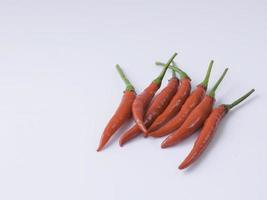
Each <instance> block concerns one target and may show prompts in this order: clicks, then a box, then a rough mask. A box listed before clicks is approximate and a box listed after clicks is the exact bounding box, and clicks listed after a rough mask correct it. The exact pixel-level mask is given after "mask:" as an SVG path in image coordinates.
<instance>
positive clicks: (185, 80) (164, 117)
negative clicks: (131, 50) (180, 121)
mask: <svg viewBox="0 0 267 200" xmlns="http://www.w3.org/2000/svg"><path fill="white" fill-rule="evenodd" d="M157 64H159V65H162V63H159V62H157ZM174 64H175V63H174ZM174 67H176V69H177V70H179V68H177V65H174ZM179 71H180V77H181V78H180V79H181V81H180V86H179V89H178V90H177V92H176V94H175V96H174V97H173V98H172V100H171V102H170V103H169V105H168V106H167V108H166V109H165V110H164V111H163V113H162V114H161V115H159V116H158V117H157V119H156V120H155V121H154V122H153V123H152V125H151V126H150V127H149V129H148V130H149V132H152V131H154V130H156V129H158V128H160V127H161V126H162V125H164V124H165V123H166V122H168V121H169V120H170V119H172V118H173V117H174V116H175V115H176V114H177V113H178V112H179V111H180V109H181V107H182V105H183V104H184V102H185V100H186V99H187V97H188V96H189V94H190V90H191V84H190V82H191V79H190V78H189V76H188V75H187V74H186V73H184V72H183V71H181V70H179ZM147 135H148V133H147Z"/></svg>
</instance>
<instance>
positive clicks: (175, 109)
mask: <svg viewBox="0 0 267 200" xmlns="http://www.w3.org/2000/svg"><path fill="white" fill-rule="evenodd" d="M176 55H177V53H174V54H173V55H172V57H171V58H170V59H169V60H168V61H167V62H166V63H161V62H156V65H160V66H163V69H162V71H161V73H160V74H159V75H158V76H157V77H156V78H155V79H154V80H153V81H152V82H151V83H150V84H149V85H148V86H147V87H146V88H145V89H144V90H143V91H142V92H141V93H140V94H138V95H137V94H136V92H135V88H134V86H133V85H132V84H131V82H130V81H129V80H128V79H127V77H126V75H125V74H124V72H123V71H122V69H121V67H120V66H119V65H116V68H117V71H118V73H119V75H120V77H121V78H122V80H123V81H124V83H125V86H126V88H125V90H124V93H123V96H122V100H121V102H120V104H119V106H118V108H117V110H116V112H115V114H114V115H113V116H112V118H111V119H110V121H109V122H108V124H107V125H106V127H105V129H104V132H103V134H102V136H101V139H100V143H99V146H98V148H97V151H101V150H102V149H103V148H104V147H105V145H106V144H107V143H108V141H109V140H110V138H111V137H112V136H113V135H114V134H115V133H116V132H117V131H118V130H119V128H120V127H121V126H122V125H123V124H124V123H125V122H127V121H129V120H131V119H132V118H133V119H134V121H135V124H134V125H133V126H132V127H131V128H129V129H128V130H127V131H126V132H125V133H123V134H122V135H121V137H120V139H119V144H120V146H123V145H124V144H125V143H127V142H128V141H130V140H132V139H133V138H135V137H137V136H139V135H143V136H144V137H154V138H158V137H163V136H167V137H166V138H165V139H164V140H163V142H162V143H161V148H167V147H170V146H173V145H177V144H178V143H180V142H181V141H183V140H184V139H186V138H188V137H189V136H191V135H192V134H194V133H196V132H197V131H199V134H198V136H197V139H196V141H195V143H194V145H193V148H192V150H191V152H190V153H189V154H188V156H187V157H186V158H185V160H184V161H183V162H182V163H181V164H180V165H179V169H185V168H187V167H188V166H190V165H191V164H192V163H193V162H195V161H196V160H197V159H198V158H199V157H200V155H201V154H202V153H203V152H204V150H205V149H206V148H207V146H208V144H209V143H210V141H211V140H212V138H213V136H214V134H215V132H216V129H217V127H218V125H219V124H220V121H221V120H222V118H223V117H224V116H225V115H226V114H227V113H228V111H230V110H231V109H232V108H233V107H235V106H236V105H238V104H239V103H240V102H242V101H243V100H245V99H246V98H247V97H248V96H250V95H251V94H252V93H253V92H254V91H255V90H254V89H252V90H250V91H249V92H248V93H246V94H245V95H243V96H242V97H240V98H239V99H237V100H235V101H234V102H233V103H231V104H222V105H219V106H218V107H216V108H213V105H214V103H215V92H216V90H217V89H218V87H219V85H220V84H221V82H222V81H223V79H224V77H225V75H226V73H227V71H228V68H226V69H225V70H224V71H223V73H222V75H221V76H220V77H219V78H218V80H217V82H216V83H215V84H214V86H213V87H212V88H211V89H210V90H209V91H208V92H207V88H208V84H209V79H210V75H211V71H212V67H213V63H214V62H213V60H212V61H210V63H209V65H208V69H207V72H206V75H205V77H204V79H203V81H202V82H201V83H199V84H198V85H197V86H196V88H194V89H193V91H192V92H191V78H190V77H189V76H188V75H187V74H186V73H185V72H184V71H183V70H182V69H180V68H179V67H178V66H177V64H176V63H175V62H174V58H175V57H176ZM168 69H170V70H172V77H171V78H170V79H169V82H168V84H167V85H166V86H165V88H163V89H162V90H161V91H160V92H159V93H158V94H156V93H157V91H158V90H159V88H160V87H161V83H162V80H163V78H164V76H165V74H166V71H167V70H168ZM176 74H178V75H179V78H178V77H177V76H176Z"/></svg>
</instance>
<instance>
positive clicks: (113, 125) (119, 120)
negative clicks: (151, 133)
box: [97, 65, 136, 151]
mask: <svg viewBox="0 0 267 200" xmlns="http://www.w3.org/2000/svg"><path fill="white" fill-rule="evenodd" d="M116 68H117V70H118V72H119V74H120V76H121V77H122V79H123V81H124V82H125V84H126V89H125V91H124V94H123V96H122V100H121V102H120V104H119V106H118V108H117V110H116V112H115V114H114V115H113V116H112V118H111V119H110V121H109V122H108V124H107V125H106V127H105V129H104V132H103V133H102V136H101V139H100V142H99V146H98V148H97V151H100V150H102V149H103V148H104V146H105V145H106V144H107V142H108V141H109V139H110V138H111V136H112V135H114V133H115V132H116V131H117V130H118V129H119V128H120V127H121V125H122V124H124V123H125V122H126V121H128V120H129V119H130V118H131V116H132V104H133V102H134V99H135V97H136V93H135V90H134V87H133V85H132V84H131V83H130V81H129V80H128V79H127V78H126V76H125V74H124V73H123V71H122V69H121V68H120V66H119V65H116Z"/></svg>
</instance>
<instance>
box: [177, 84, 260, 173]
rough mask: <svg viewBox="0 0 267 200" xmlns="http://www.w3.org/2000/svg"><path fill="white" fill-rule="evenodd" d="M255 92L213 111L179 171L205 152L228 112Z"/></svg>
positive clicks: (250, 92) (251, 91)
mask: <svg viewBox="0 0 267 200" xmlns="http://www.w3.org/2000/svg"><path fill="white" fill-rule="evenodd" d="M254 91H255V90H254V89H252V90H250V91H249V92H248V93H247V94H245V95H244V96H242V97H241V98H239V99H237V100H236V101H234V102H233V103H232V104H228V105H225V104H222V105H220V106H218V107H217V108H215V109H213V111H212V112H211V114H210V115H209V117H208V118H207V120H206V121H205V123H204V126H203V128H202V129H201V131H200V133H199V135H198V137H197V139H196V141H195V143H194V146H193V148H192V150H191V152H190V153H189V154H188V156H187V157H186V158H185V160H184V161H183V162H182V163H181V165H180V166H179V169H185V168H186V167H188V166H189V165H191V164H192V163H193V162H195V161H196V160H197V159H198V158H199V157H200V156H201V154H202V153H203V152H204V151H205V149H206V148H207V146H208V145H209V143H210V141H211V140H212V138H213V136H214V135H215V132H216V129H217V127H218V125H219V124H220V121H221V120H222V119H223V117H224V116H225V115H226V114H227V113H228V111H229V110H230V109H231V108H233V107H234V106H236V105H238V104H239V103H240V102H242V101H243V100H245V99H246V98H247V97H248V96H250V95H251V94H252V93H253V92H254Z"/></svg>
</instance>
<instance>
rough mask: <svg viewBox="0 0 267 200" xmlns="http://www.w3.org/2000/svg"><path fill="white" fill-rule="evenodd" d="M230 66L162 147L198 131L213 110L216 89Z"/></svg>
mask: <svg viewBox="0 0 267 200" xmlns="http://www.w3.org/2000/svg"><path fill="white" fill-rule="evenodd" d="M227 71H228V68H227V69H225V70H224V72H223V74H222V75H221V77H220V79H219V80H218V81H217V82H216V84H215V85H214V87H213V88H212V89H211V91H210V92H209V94H207V95H206V96H205V97H204V99H203V100H202V101H201V102H200V103H199V104H198V106H197V107H196V108H195V109H194V110H193V111H192V112H191V113H190V115H189V116H188V117H187V119H186V120H185V121H184V123H183V124H182V126H181V127H180V128H179V129H177V130H176V131H175V132H173V133H172V134H171V135H169V136H168V137H167V138H166V139H165V140H164V141H163V142H162V143H161V147H162V148H166V147H169V146H172V145H174V144H175V143H179V142H180V141H181V140H183V139H185V138H187V137H188V136H190V135H192V134H193V133H194V132H195V131H197V130H198V129H199V128H200V127H201V126H202V125H203V123H204V122H205V120H206V119H207V117H208V116H209V114H210V112H211V111H212V106H213V103H214V101H215V91H216V89H217V88H218V86H219V85H220V83H221V82H222V80H223V78H224V76H225V75H226V73H227Z"/></svg>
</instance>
